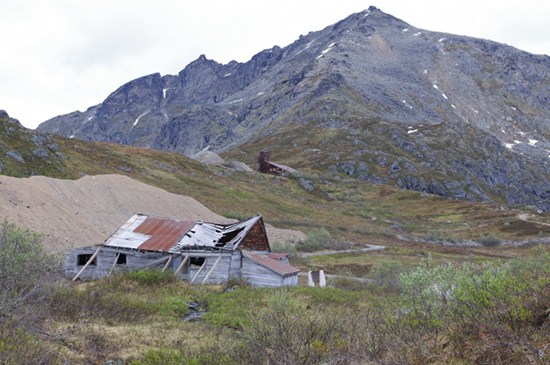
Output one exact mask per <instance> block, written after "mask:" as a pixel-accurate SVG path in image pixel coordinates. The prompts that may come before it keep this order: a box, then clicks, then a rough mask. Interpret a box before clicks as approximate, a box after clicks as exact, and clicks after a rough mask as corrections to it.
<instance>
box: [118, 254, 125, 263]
mask: <svg viewBox="0 0 550 365" xmlns="http://www.w3.org/2000/svg"><path fill="white" fill-rule="evenodd" d="M116 264H117V265H126V254H124V253H120V254H118V257H117V259H116Z"/></svg>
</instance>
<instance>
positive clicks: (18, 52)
mask: <svg viewBox="0 0 550 365" xmlns="http://www.w3.org/2000/svg"><path fill="white" fill-rule="evenodd" d="M370 5H374V6H376V7H378V8H380V9H381V10H382V11H384V12H386V13H389V14H392V15H394V16H396V17H398V18H400V19H402V20H404V21H406V22H408V23H409V24H411V25H413V26H416V27H419V28H423V29H428V30H433V31H441V32H449V33H455V34H462V35H469V36H474V37H479V38H486V39H491V40H495V41H498V42H502V43H506V44H509V45H512V46H515V47H517V48H520V49H522V50H525V51H528V52H531V53H536V54H546V55H548V54H550V1H548V0H521V1H516V0H499V1H493V0H490V1H484V0H475V1H474V0H462V1H445V0H414V1H411V0H369V1H360V0H338V1H335V0H277V1H258V0H232V1H227V0H218V1H214V0H195V1H190V0H41V1H35V0H0V47H1V54H0V109H4V110H6V111H7V112H8V113H9V114H10V116H12V117H14V118H17V119H19V120H20V122H21V123H22V124H23V125H25V126H26V127H29V128H35V127H36V126H37V125H38V124H39V123H41V122H43V121H45V120H47V119H49V118H51V117H54V116H56V115H59V114H65V113H68V112H71V111H75V110H81V111H83V110H85V109H87V108H88V107H90V106H92V105H96V104H98V103H100V102H102V101H103V100H104V99H105V98H106V97H107V96H108V95H109V94H110V93H111V92H113V91H114V90H115V89H116V88H118V87H119V86H121V85H122V84H124V83H126V82H128V81H130V80H132V79H135V78H137V77H140V76H144V75H148V74H151V73H154V72H160V73H161V74H163V75H165V74H176V73H178V72H179V71H180V70H181V69H183V68H184V67H185V66H186V65H187V64H188V63H189V62H191V61H193V60H194V59H196V58H198V57H199V55H201V54H205V55H206V57H207V58H209V59H214V60H216V61H218V62H221V63H227V62H229V61H231V60H237V61H239V62H245V61H248V60H249V59H250V58H251V57H252V56H253V55H254V54H256V53H257V52H259V51H261V50H263V49H266V48H271V47H273V46H274V45H279V46H286V45H288V44H290V43H292V42H293V41H294V40H296V39H297V38H298V37H299V36H300V35H301V34H307V33H308V32H309V31H316V30H320V29H322V28H324V27H325V26H328V25H330V24H333V23H335V22H337V21H339V20H341V19H343V18H345V17H346V16H348V15H350V14H352V13H355V12H359V11H362V10H364V9H367V8H368V7H369V6H370Z"/></svg>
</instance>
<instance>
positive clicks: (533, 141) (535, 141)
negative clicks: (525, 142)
mask: <svg viewBox="0 0 550 365" xmlns="http://www.w3.org/2000/svg"><path fill="white" fill-rule="evenodd" d="M538 142H539V141H537V140H536V139H529V144H530V145H531V146H534V145H536V144H537V143H538Z"/></svg>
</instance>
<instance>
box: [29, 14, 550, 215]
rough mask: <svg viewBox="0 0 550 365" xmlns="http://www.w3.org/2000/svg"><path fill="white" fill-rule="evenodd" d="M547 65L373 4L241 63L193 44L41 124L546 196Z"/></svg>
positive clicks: (509, 196) (381, 178)
mask: <svg viewBox="0 0 550 365" xmlns="http://www.w3.org/2000/svg"><path fill="white" fill-rule="evenodd" d="M549 71H550V57H548V56H537V55H532V54H529V53H526V52H523V51H520V50H517V49H515V48H513V47H509V46H506V45H502V44H498V43H495V42H491V41H487V40H481V39H475V38H469V37H463V36H455V35H450V34H443V33H436V32H430V31H426V30H422V29H418V28H415V27H413V26H411V25H409V24H407V23H405V22H403V21H401V20H399V19H397V18H395V17H392V16H391V15H388V14H385V13H383V12H382V11H380V10H379V9H376V8H374V7H371V8H369V9H368V10H366V11H364V12H361V13H357V14H353V15H351V16H350V17H348V18H346V19H344V20H342V21H340V22H338V23H336V24H334V25H332V26H329V27H327V28H325V29H323V30H321V31H318V32H311V33H309V34H308V35H305V36H301V37H300V38H299V39H298V40H297V41H296V42H294V43H292V44H291V45H289V46H286V47H284V48H280V47H278V46H276V47H273V48H271V49H267V50H264V51H262V52H260V53H258V54H257V55H255V56H254V57H253V58H252V59H251V60H250V61H248V62H246V63H238V62H234V61H233V62H230V63H228V64H226V65H223V64H219V63H217V62H215V61H213V60H209V59H207V58H206V57H205V56H204V55H202V56H201V57H199V58H198V59H197V60H196V61H194V62H192V63H191V64H189V65H188V66H186V67H185V68H184V69H183V70H182V71H181V72H180V73H179V74H178V75H166V76H161V75H160V74H153V75H148V76H145V77H142V78H139V79H136V80H133V81H131V82H129V83H127V84H126V85H123V86H121V87H120V88H119V89H118V90H116V91H115V92H113V93H112V94H111V95H110V96H109V97H108V98H107V99H106V100H105V101H104V102H103V103H101V104H98V105H96V106H93V107H91V108H89V109H88V110H87V111H85V112H73V113H70V114H67V115H64V116H59V117H56V118H53V119H51V120H49V121H47V122H45V123H43V124H42V125H41V126H40V127H39V130H40V131H44V132H49V133H58V134H62V135H65V136H69V137H75V138H81V139H87V140H100V141H108V142H115V143H122V144H132V145H138V146H148V147H152V148H156V149H163V150H168V151H176V152H180V153H183V154H185V155H193V154H195V153H196V152H198V151H200V150H202V149H204V148H206V147H208V146H210V149H211V150H213V151H215V152H225V153H226V154H229V155H235V156H239V154H240V155H244V156H247V155H251V154H254V155H255V149H256V150H257V149H258V148H264V147H267V148H269V149H271V150H273V151H278V154H280V155H285V154H286V156H287V157H285V160H284V161H282V162H285V163H287V164H295V165H299V166H300V167H303V166H305V167H307V168H310V169H312V170H321V171H325V172H329V173H333V174H344V175H349V176H353V177H355V178H358V179H362V180H367V181H370V182H374V183H388V184H396V185H398V186H400V187H403V188H407V189H413V190H420V191H426V192H429V193H435V194H438V195H443V196H449V197H454V198H460V199H469V200H481V201H496V202H506V203H508V204H513V205H515V204H528V205H535V206H537V207H538V208H539V209H543V210H550V183H549V181H550V176H549V173H548V171H550V169H549V167H550V165H549V162H550V121H549V115H550V103H549V101H550V93H549V92H548V90H550V76H549V75H550V72H549ZM288 134H291V137H292V138H287V137H286V136H287V135H288ZM274 136H277V138H278V140H276V138H275V137H274ZM321 142H323V143H324V145H323V144H320V143H321ZM241 157H242V156H239V158H238V159H241Z"/></svg>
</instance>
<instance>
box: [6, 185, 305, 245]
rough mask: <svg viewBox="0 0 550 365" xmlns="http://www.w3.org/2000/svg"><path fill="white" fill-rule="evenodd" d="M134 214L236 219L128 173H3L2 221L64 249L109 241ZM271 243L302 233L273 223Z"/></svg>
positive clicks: (284, 240)
mask: <svg viewBox="0 0 550 365" xmlns="http://www.w3.org/2000/svg"><path fill="white" fill-rule="evenodd" d="M134 213H144V214H148V215H152V216H159V217H168V218H174V219H182V220H196V221H205V222H214V223H230V222H233V220H230V219H227V218H225V217H222V216H220V215H218V214H216V213H214V212H212V211H211V210H209V209H208V208H206V207H205V206H204V205H202V204H201V203H199V202H198V201H196V200H195V199H193V198H190V197H187V196H182V195H177V194H172V193H169V192H167V191H165V190H162V189H159V188H155V187H152V186H149V185H146V184H143V183H140V182H138V181H136V180H133V179H131V178H129V177H126V176H122V175H98V176H85V177H83V178H81V179H79V180H76V181H73V180H59V179H52V178H48V177H43V176H33V177H31V178H24V179H19V178H13V177H8V176H0V219H2V220H8V221H11V222H13V223H15V224H16V225H17V226H19V227H21V228H26V229H29V230H32V231H36V232H41V233H43V234H44V235H45V237H44V244H45V245H46V246H47V247H48V248H50V249H52V250H54V251H61V250H64V249H67V248H70V247H79V246H89V245H94V244H99V243H102V242H103V241H105V239H107V238H108V237H109V236H110V235H111V234H113V233H114V232H115V231H116V230H117V229H118V228H119V227H120V226H121V225H122V224H123V223H124V222H126V220H128V218H129V217H131V216H132V215H133V214H134ZM267 232H268V236H269V239H270V241H271V242H288V241H297V240H300V239H303V238H304V234H303V233H302V232H298V231H291V230H284V229H277V228H274V227H271V226H267Z"/></svg>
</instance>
